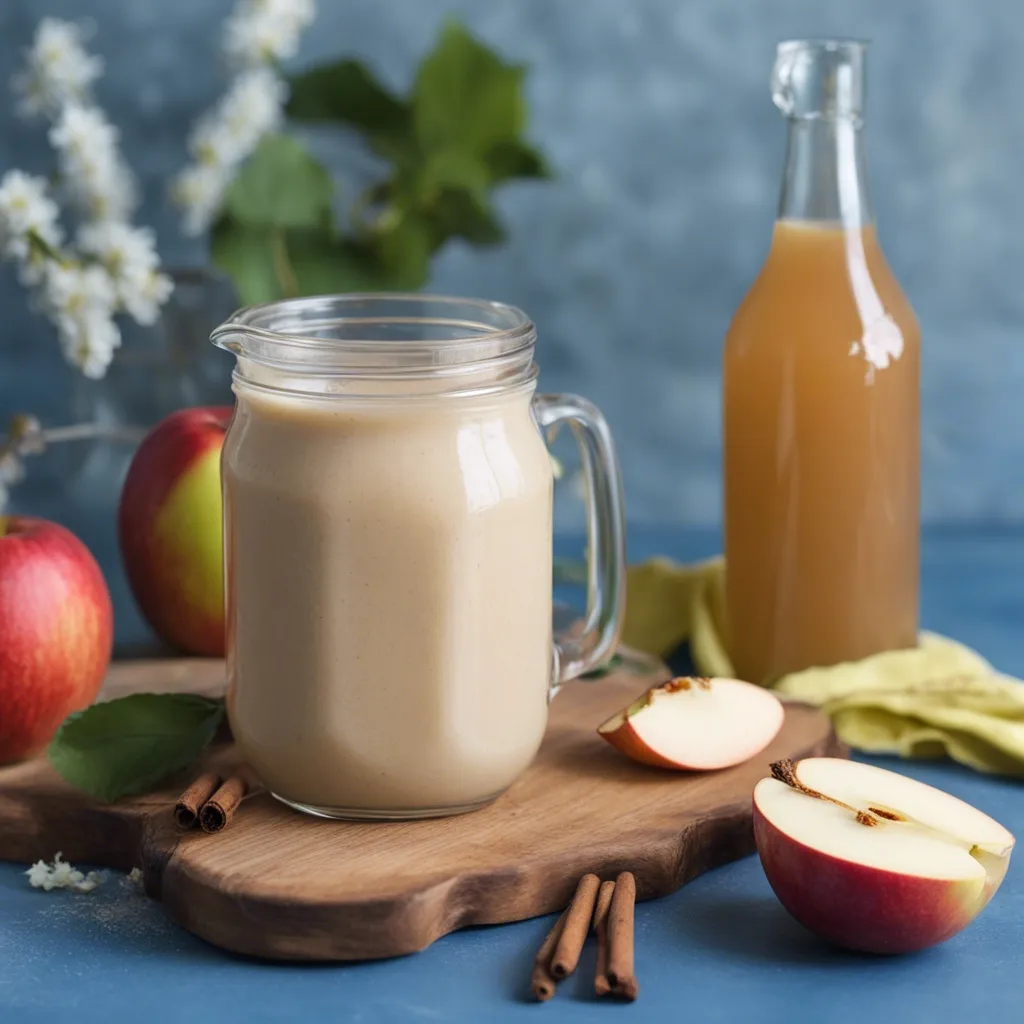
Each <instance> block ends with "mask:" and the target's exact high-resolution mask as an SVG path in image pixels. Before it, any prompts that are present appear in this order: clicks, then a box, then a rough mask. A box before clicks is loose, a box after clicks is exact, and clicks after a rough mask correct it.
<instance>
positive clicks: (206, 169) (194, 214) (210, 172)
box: [173, 164, 233, 237]
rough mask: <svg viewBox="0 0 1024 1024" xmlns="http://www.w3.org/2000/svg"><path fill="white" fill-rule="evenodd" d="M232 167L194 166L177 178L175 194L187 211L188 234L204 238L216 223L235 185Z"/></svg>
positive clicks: (185, 212)
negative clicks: (229, 187) (222, 206)
mask: <svg viewBox="0 0 1024 1024" xmlns="http://www.w3.org/2000/svg"><path fill="white" fill-rule="evenodd" d="M232 176H233V175H232V168H227V167H219V166H217V165H215V164H190V165H189V166H188V167H186V168H185V169H184V170H183V171H182V172H181V173H180V174H179V175H178V177H177V178H176V179H175V182H174V189H173V194H174V198H175V200H176V201H177V203H178V205H179V206H181V208H182V210H183V212H184V223H183V225H182V227H183V230H184V232H185V234H186V235H191V236H193V237H195V236H196V235H201V234H202V233H203V232H204V231H205V230H206V229H207V228H208V227H209V226H210V224H211V223H212V221H213V219H214V217H216V216H217V211H218V210H220V208H221V204H222V203H223V202H224V193H225V192H227V190H228V186H229V185H230V184H231V178H232Z"/></svg>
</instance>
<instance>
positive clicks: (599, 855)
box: [0, 659, 843, 960]
mask: <svg viewBox="0 0 1024 1024" xmlns="http://www.w3.org/2000/svg"><path fill="white" fill-rule="evenodd" d="M223 676H224V669H223V663H222V662H220V661H211V660H203V659H171V660H159V661H143V662H139V661H136V662H120V663H116V664H115V665H114V666H113V667H112V669H111V672H110V675H109V677H108V680H107V684H106V686H105V689H104V694H103V696H104V697H106V698H108V699H109V698H112V697H117V696H123V695H125V694H127V693H133V692H139V691H158V690H159V691H167V690H174V691H185V692H192V693H202V694H205V695H216V694H218V693H219V692H221V691H222V689H223ZM652 681H653V680H652V679H644V678H639V677H637V676H636V675H627V674H623V673H618V674H612V675H609V676H606V677H605V678H603V679H600V680H597V681H593V682H577V683H570V684H569V685H568V686H566V687H565V688H564V689H563V691H562V692H561V693H560V694H559V695H558V697H556V698H555V701H554V703H553V704H552V706H551V718H550V724H549V727H548V732H547V735H546V737H545V740H544V744H543V746H542V748H541V751H540V754H539V755H538V757H537V760H536V761H535V763H534V764H533V766H532V767H531V768H530V770H529V771H528V772H527V773H526V775H525V776H523V778H522V779H520V780H519V782H517V783H516V784H515V785H514V786H513V787H512V789H510V790H509V791H508V792H507V793H506V794H505V795H504V796H503V797H501V798H500V799H499V800H498V801H497V802H496V803H494V804H492V805H491V806H489V807H487V808H484V809H483V810H480V811H476V812H475V813H472V814H467V815H463V816H461V817H456V818H445V819H436V820H433V821H418V822H402V823H395V824H391V823H346V822H332V821H324V820H319V819H315V818H310V817H305V816H303V815H301V814H298V813H296V812H293V811H291V810H289V809H288V808H286V807H284V806H282V805H281V804H279V803H278V802H277V801H276V800H274V799H273V798H272V797H270V796H269V795H267V794H266V793H264V792H261V791H257V792H256V793H254V794H253V795H251V796H249V797H247V798H246V800H245V801H244V802H243V804H242V806H241V807H240V808H239V810H238V813H237V815H236V817H235V819H234V821H233V822H232V823H231V825H230V826H229V827H228V828H227V829H225V830H224V831H223V832H221V833H218V834H216V835H206V834H204V833H202V832H196V831H192V832H185V833H182V832H179V831H177V830H176V828H175V826H174V823H173V821H172V815H171V806H172V804H173V801H174V799H175V797H176V796H177V795H178V794H179V793H180V792H181V790H182V788H183V787H184V785H185V784H187V783H188V782H189V781H190V779H191V776H192V775H195V774H197V773H198V768H197V769H196V770H195V771H193V772H191V773H190V775H189V777H186V778H182V779H178V780H176V781H175V782H174V783H173V784H171V785H168V786H166V787H164V788H163V789H162V790H161V791H159V792H156V793H152V794H149V795H147V796H144V797H138V798H133V799H127V800H124V801H121V802H120V803H118V804H115V805H102V804H98V803H96V802H94V801H92V800H90V799H89V798H88V797H86V796H85V795H84V794H82V793H80V792H78V791H77V790H75V789H72V788H71V787H70V786H68V785H67V784H66V783H64V782H63V781H62V780H61V779H60V778H59V777H58V776H57V775H56V774H55V773H54V772H53V770H52V769H51V768H50V766H49V765H48V764H47V763H46V761H45V760H42V759H39V760H35V761H30V762H28V763H25V764H22V765H15V766H13V767H9V768H4V769H0V859H6V860H17V861H25V862H30V861H34V860H37V859H39V858H44V859H47V860H49V859H52V857H53V855H54V854H55V853H56V852H57V851H58V850H60V851H62V852H63V854H64V857H65V859H67V860H71V861H80V862H83V863H91V864H101V865H106V866H109V867H114V868H120V869H123V870H129V869H130V868H132V867H135V866H138V867H141V868H142V870H143V872H144V876H145V885H146V891H147V892H148V893H149V894H150V895H151V896H153V897H155V898H157V899H160V900H162V901H163V903H164V906H165V907H166V908H167V911H168V913H170V915H171V916H172V917H173V918H174V919H175V920H177V921H178V922H180V923H181V924H182V925H184V926H185V927H186V928H187V929H189V931H192V932H194V933H195V934H196V935H199V936H201V937H202V938H204V939H207V940H208V941H210V942H212V943H214V944H215V945H218V946H223V947H224V948H225V949H230V950H234V951H236V952H239V953H247V954H251V955H254V956H260V957H270V958H274V959H288V960H292V959H306V960H364V959H372V958H377V957H389V956H397V955H400V954H403V953H411V952H414V951H416V950H420V949H423V948H424V947H425V946H428V945H430V943H432V942H433V941H434V940H435V939H437V938H439V937H441V936H442V935H446V934H447V933H448V932H451V931H454V930H456V929H458V928H465V927H468V926H470V925H481V924H497V923H500V922H506V921H518V920H522V919H525V918H528V917H534V916H536V915H539V914H545V913H549V912H551V911H554V910H559V909H561V908H562V907H564V906H565V905H566V903H567V902H568V901H569V898H570V896H571V894H572V891H573V888H574V886H575V883H576V881H577V880H578V878H579V877H580V875H582V874H584V873H585V872H587V871H595V872H597V873H598V874H600V875H601V876H602V877H613V876H614V875H615V874H616V873H617V872H619V871H622V870H626V869H628V870H630V871H633V872H634V873H635V875H636V879H637V887H638V896H639V898H641V899H648V898H650V897H653V896H662V895H665V894H666V893H669V892H672V891H673V890H675V889H677V888H678V887H679V886H681V885H682V884H684V883H685V882H687V881H689V880H690V879H691V878H694V877H695V876H696V875H699V874H700V873H701V872H703V871H706V870H708V869H709V868H713V867H716V866H718V865H720V864H724V863H726V862H727V861H731V860H735V859H736V858H738V857H742V856H745V855H746V854H749V853H751V852H752V851H753V849H754V843H753V834H752V830H751V803H750V794H751V791H752V789H753V787H754V784H755V782H757V780H758V779H760V778H762V777H763V776H764V775H766V774H767V769H768V764H769V762H771V761H773V760H776V759H777V758H781V757H790V758H799V757H803V756H807V755H812V754H841V753H843V751H842V749H841V745H840V744H839V742H838V741H837V740H836V738H835V735H834V733H833V732H832V728H831V726H830V724H829V720H828V718H827V717H826V716H825V715H824V714H822V713H821V712H820V711H817V710H815V709H813V708H810V707H807V706H805V705H798V704H793V705H789V706H788V707H787V711H786V722H785V725H784V726H783V729H782V732H781V733H780V734H779V736H778V737H777V738H776V740H775V742H774V743H773V744H772V745H771V747H770V748H769V749H768V750H766V751H765V752H764V753H763V754H761V755H760V756H758V757H756V758H754V759H753V761H751V762H749V763H747V764H744V765H741V766H739V767H736V768H731V769H728V770H725V771H720V772H711V773H705V774H685V773H676V772H667V771H663V770H660V769H656V768H647V767H643V766H641V765H638V764H634V763H633V762H631V761H629V760H627V759H626V758H625V757H623V755H621V754H619V753H618V752H617V751H615V750H613V749H612V748H611V747H610V746H608V744H606V743H605V742H604V741H603V740H601V739H600V738H599V737H598V736H597V735H596V733H595V731H594V730H595V728H596V726H597V725H598V724H599V723H600V722H602V721H603V720H604V719H605V718H607V717H608V716H610V715H611V714H612V713H614V712H615V711H616V710H617V709H619V708H621V707H623V706H624V705H625V704H626V703H628V702H629V701H630V700H631V699H632V698H634V697H635V696H637V695H638V694H639V693H640V692H642V691H643V689H645V687H646V686H648V685H650V684H651V682H652ZM206 763H207V764H210V765H215V766H217V767H218V768H219V769H220V770H221V771H222V773H225V772H228V771H230V770H231V768H233V767H234V766H235V765H236V764H237V755H236V754H235V751H234V748H233V747H232V746H231V745H230V744H220V745H219V746H216V747H214V748H212V749H211V751H210V752H209V755H208V756H207V758H206ZM82 898H83V899H85V898H88V897H82Z"/></svg>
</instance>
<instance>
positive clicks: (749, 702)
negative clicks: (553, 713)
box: [597, 676, 785, 771]
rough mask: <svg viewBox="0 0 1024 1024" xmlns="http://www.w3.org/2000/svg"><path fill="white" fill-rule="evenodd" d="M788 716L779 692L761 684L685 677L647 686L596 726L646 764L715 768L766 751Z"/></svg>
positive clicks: (635, 758)
mask: <svg viewBox="0 0 1024 1024" xmlns="http://www.w3.org/2000/svg"><path fill="white" fill-rule="evenodd" d="M784 717H785V713H784V711H783V709H782V703H781V702H780V701H779V699H778V697H776V696H774V694H771V693H769V692H768V691H767V690H763V689H762V688H761V687H760V686H754V685H753V684H751V683H744V682H741V681H740V680H739V679H704V678H700V677H696V676H683V677H681V678H679V679H673V680H672V681H671V682H668V683H664V684H663V685H661V686H655V687H653V688H652V689H650V690H648V691H647V692H646V693H645V694H644V695H643V696H642V697H641V698H640V699H639V700H636V701H634V702H633V703H632V704H630V705H629V707H628V708H625V709H624V710H622V711H620V712H618V713H617V714H615V715H612V717H611V718H609V719H608V721H607V722H605V723H604V724H603V725H599V726H598V728H597V731H598V732H599V733H600V734H601V735H602V736H603V737H604V738H605V739H606V740H607V741H608V742H609V743H610V744H611V745H612V746H613V747H617V748H618V749H619V750H621V751H622V752H623V753H624V754H627V755H628V756H629V757H631V758H633V760H634V761H639V762H640V763H641V764H650V765H654V766H656V767H658V768H676V769H679V770H682V771H710V770H711V769H714V768H728V767H730V766H731V765H734V764H740V763H741V762H743V761H746V760H748V759H749V758H751V757H753V756H754V755H755V754H757V753H759V752H760V751H762V750H764V748H765V747H767V746H768V744H769V743H771V741H772V740H773V739H774V738H775V736H776V735H777V734H778V731H779V729H781V728H782V720H783V718H784Z"/></svg>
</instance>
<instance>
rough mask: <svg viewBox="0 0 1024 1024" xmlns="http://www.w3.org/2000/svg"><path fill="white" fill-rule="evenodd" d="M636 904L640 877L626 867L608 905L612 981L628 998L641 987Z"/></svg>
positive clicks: (618, 991) (610, 980) (619, 993)
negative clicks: (636, 971) (637, 964)
mask: <svg viewBox="0 0 1024 1024" xmlns="http://www.w3.org/2000/svg"><path fill="white" fill-rule="evenodd" d="M635 905H636V879H635V878H634V877H633V875H632V873H631V872H629V871H623V872H622V874H621V875H619V877H618V878H616V879H615V891H614V892H613V893H612V902H611V906H610V907H609V909H608V982H609V984H610V985H611V987H612V991H613V992H614V993H615V994H616V995H619V996H623V997H624V998H626V999H636V997H637V993H638V991H639V986H638V985H637V981H636V976H635V975H634V973H633V910H634V907H635Z"/></svg>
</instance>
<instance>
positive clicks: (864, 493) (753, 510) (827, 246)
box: [723, 40, 920, 681]
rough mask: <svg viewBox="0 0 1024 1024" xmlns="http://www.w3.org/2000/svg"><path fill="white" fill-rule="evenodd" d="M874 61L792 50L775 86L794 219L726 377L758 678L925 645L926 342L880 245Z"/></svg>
mask: <svg viewBox="0 0 1024 1024" xmlns="http://www.w3.org/2000/svg"><path fill="white" fill-rule="evenodd" d="M864 58H865V44H864V43H861V42H855V41H849V40H796V41H791V42H785V43H782V44H780V46H779V48H778V56H777V59H776V63H775V68H774V72H773V77H772V98H773V100H774V102H775V105H776V106H777V107H778V108H779V109H780V110H781V111H782V112H783V114H784V115H785V116H786V118H787V121H788V133H789V134H788V145H787V151H786V167H785V175H784V178H783V184H782V197H781V201H780V204H779V216H778V219H777V221H776V223H775V227H774V232H773V236H772V243H771V248H770V251H769V253H768V257H767V259H766V261H765V264H764V266H763V267H762V269H761V272H760V274H759V275H758V277H757V280H756V281H755V282H754V284H753V286H752V287H751V289H750V291H749V293H748V294H747V295H746V297H745V298H744V300H743V302H742V304H741V305H740V307H739V309H738V310H737V312H736V315H735V317H734V319H733V322H732V325H731V326H730V328H729V332H728V334H727V336H726V341H725V356H724V370H723V380H724V403H723V404H724V459H725V463H724V481H725V549H726V565H727V574H728V576H727V601H728V614H729V622H730V633H731V644H732V649H733V652H734V658H735V663H736V670H737V673H738V674H739V675H740V676H741V677H743V678H747V679H752V680H758V681H770V680H772V679H775V678H778V677H779V676H781V675H784V674H786V673H788V672H792V671H796V670H799V669H802V668H806V667H809V666H812V665H830V664H835V663H838V662H841V661H849V660H858V659H861V658H864V657H866V656H868V655H871V654H874V653H876V652H879V651H883V650H888V649H893V648H900V647H909V646H913V645H914V643H915V642H916V633H917V608H918V531H919V522H918V520H919V513H918V502H919V394H918V393H919V383H918V379H919V356H920V332H919V329H918V326H917V321H916V319H915V317H914V313H913V310H912V309H911V307H910V305H909V303H908V302H907V300H906V298H905V297H904V295H903V292H902V291H901V290H900V287H899V284H898V283H897V281H896V279H895V277H894V276H893V274H892V271H891V270H890V269H889V266H888V264H887V263H886V261H885V257H884V256H883V255H882V251H881V249H880V247H879V245H878V240H877V238H876V236H875V227H874V219H873V216H872V213H871V205H870V202H869V199H868V189H867V168H866V161H865V156H864V141H863V118H862V115H863V105H864Z"/></svg>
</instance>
